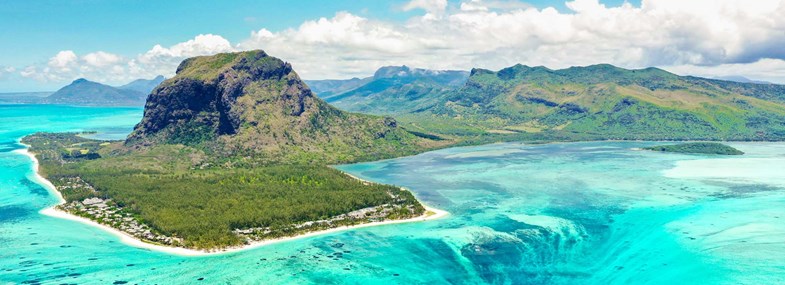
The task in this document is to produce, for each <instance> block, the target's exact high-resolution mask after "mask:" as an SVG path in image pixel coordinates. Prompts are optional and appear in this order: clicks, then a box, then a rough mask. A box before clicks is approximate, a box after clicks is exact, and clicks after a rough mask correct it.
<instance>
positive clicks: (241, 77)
mask: <svg viewBox="0 0 785 285" xmlns="http://www.w3.org/2000/svg"><path fill="white" fill-rule="evenodd" d="M156 144H185V145H190V146H198V147H202V148H204V149H207V150H209V151H211V152H214V153H216V154H220V155H224V156H239V155H242V156H245V157H254V158H259V157H261V158H263V159H270V160H280V159H284V160H302V159H305V160H315V161H323V162H329V163H333V162H345V161H355V160H359V159H376V158H379V157H391V156H396V155H402V154H408V153H414V152H416V151H421V150H422V149H423V148H424V147H426V145H427V144H428V142H427V140H425V139H422V138H418V137H416V136H414V135H412V134H410V133H409V132H407V131H406V130H403V129H401V128H400V127H399V126H398V124H397V122H396V121H395V120H394V119H392V118H382V117H375V116H370V115H361V114H353V113H348V112H344V111H341V110H338V109H336V108H334V107H332V106H330V105H329V104H327V103H326V102H324V101H322V100H321V99H319V98H317V97H315V96H314V95H313V93H312V92H311V90H310V89H309V88H308V86H306V85H305V84H304V83H303V82H302V80H300V78H299V76H298V75H297V73H295V72H294V70H293V69H292V66H291V65H290V64H289V63H286V62H283V61H281V60H280V59H277V58H274V57H271V56H269V55H267V54H266V53H265V52H263V51H259V50H257V51H248V52H240V53H224V54H218V55H214V56H204V57H195V58H190V59H187V60H185V61H183V62H182V63H181V64H180V66H179V67H178V69H177V75H176V76H175V77H173V78H171V79H168V80H166V81H164V82H163V83H162V84H161V85H159V86H158V87H157V88H156V89H155V90H154V91H153V92H152V93H151V94H150V97H149V98H148V100H147V103H146V105H145V111H144V117H143V119H142V121H141V122H140V123H139V124H138V125H137V126H136V127H135V129H134V131H133V132H132V133H131V135H129V137H128V139H127V141H126V145H129V146H135V147H144V146H151V145H156Z"/></svg>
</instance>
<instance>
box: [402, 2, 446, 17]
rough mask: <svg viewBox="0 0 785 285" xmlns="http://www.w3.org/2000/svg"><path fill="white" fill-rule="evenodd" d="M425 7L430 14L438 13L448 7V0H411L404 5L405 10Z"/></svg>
mask: <svg viewBox="0 0 785 285" xmlns="http://www.w3.org/2000/svg"><path fill="white" fill-rule="evenodd" d="M414 9H423V10H425V11H426V12H428V13H430V14H438V13H441V12H444V10H445V9H447V0H411V1H409V3H406V5H404V6H403V10H404V11H411V10H414Z"/></svg>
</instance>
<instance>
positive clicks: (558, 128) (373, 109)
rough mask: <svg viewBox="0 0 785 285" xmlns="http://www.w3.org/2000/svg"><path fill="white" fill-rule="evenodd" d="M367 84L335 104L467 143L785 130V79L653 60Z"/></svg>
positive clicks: (779, 134) (755, 136)
mask: <svg viewBox="0 0 785 285" xmlns="http://www.w3.org/2000/svg"><path fill="white" fill-rule="evenodd" d="M431 86H432V85H431ZM366 87H367V88H364V87H360V88H357V89H356V90H354V91H349V92H346V93H344V94H336V95H332V97H331V98H340V97H342V96H347V98H352V99H351V100H347V101H349V102H347V103H346V104H343V105H338V106H341V107H343V108H347V109H348V110H362V111H366V112H369V113H373V114H392V115H394V116H395V117H396V118H397V119H398V120H399V122H400V124H401V126H403V127H404V128H406V129H408V130H411V131H416V132H418V133H426V134H430V135H435V136H439V137H442V138H446V139H452V140H455V141H459V142H461V143H465V142H467V141H470V142H475V141H509V140H517V139H519V138H527V139H534V140H541V141H547V140H551V139H553V138H563V139H566V140H596V139H629V140H640V139H644V140H742V141H746V140H756V141H759V140H783V139H785V86H781V85H774V84H768V85H761V84H749V83H746V84H745V83H736V82H726V81H720V80H711V79H703V78H697V77H689V76H687V77H683V76H678V75H675V74H671V73H668V72H666V71H663V70H660V69H656V68H647V69H641V70H626V69H622V68H617V67H614V66H611V65H594V66H587V67H572V68H567V69H562V70H551V69H548V68H545V67H528V66H523V65H516V66H512V67H509V68H505V69H502V70H500V71H498V72H493V71H489V70H483V69H474V70H472V72H471V76H470V77H469V78H468V80H466V82H465V84H464V85H463V86H461V87H452V88H448V87H443V89H441V90H440V91H439V92H413V93H412V94H415V95H414V96H409V93H408V91H407V90H410V89H412V88H413V87H412V86H411V85H407V84H402V83H391V84H389V86H385V87H384V88H378V89H373V88H370V87H371V86H370V84H368V85H366ZM358 90H366V91H367V92H365V93H363V96H362V98H366V99H358V98H357V96H356V95H357V93H358V92H359V91H358ZM374 92H375V93H374ZM389 92H393V93H396V92H397V95H396V94H388V93H389ZM377 105H384V106H385V108H387V109H383V108H380V107H377Z"/></svg>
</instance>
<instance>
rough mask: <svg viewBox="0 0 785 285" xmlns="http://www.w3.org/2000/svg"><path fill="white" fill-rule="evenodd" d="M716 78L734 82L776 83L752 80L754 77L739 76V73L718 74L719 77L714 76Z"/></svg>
mask: <svg viewBox="0 0 785 285" xmlns="http://www.w3.org/2000/svg"><path fill="white" fill-rule="evenodd" d="M714 79H717V80H725V81H733V82H739V83H755V84H774V83H771V82H768V81H762V80H752V79H749V78H747V77H744V76H738V75H732V76H718V77H714Z"/></svg>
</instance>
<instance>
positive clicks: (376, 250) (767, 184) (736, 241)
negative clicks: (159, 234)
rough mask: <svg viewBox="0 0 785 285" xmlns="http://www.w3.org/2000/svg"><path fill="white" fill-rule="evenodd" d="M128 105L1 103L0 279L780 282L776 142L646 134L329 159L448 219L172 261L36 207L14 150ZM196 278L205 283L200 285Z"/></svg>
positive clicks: (101, 127) (39, 191)
mask: <svg viewBox="0 0 785 285" xmlns="http://www.w3.org/2000/svg"><path fill="white" fill-rule="evenodd" d="M140 117H141V109H127V108H126V109H122V108H76V107H63V106H31V105H0V283H9V284H17V283H26V284H37V283H43V284H62V283H79V284H111V283H114V282H118V284H120V283H122V282H128V284H136V283H138V284H194V283H196V284H199V283H205V284H223V283H232V284H259V283H261V284H276V283H289V284H308V283H316V284H335V283H342V284H630V283H632V284H779V283H783V282H785V222H783V219H785V174H781V173H782V171H783V170H785V144H781V143H759V144H753V143H749V144H748V143H733V144H731V145H733V146H735V147H738V148H740V149H742V150H743V151H745V152H747V153H748V155H745V156H743V157H711V156H692V155H678V154H663V153H653V152H644V151H636V150H634V148H636V147H640V146H646V145H651V144H653V143H647V142H592V143H570V144H547V145H522V144H494V145H487V146H480V147H467V148H453V149H446V150H440V151H435V152H430V153H425V154H421V155H417V156H412V157H406V158H400V159H395V160H386V161H380V162H372V163H363V164H355V165H345V166H340V167H339V168H340V169H342V170H345V171H348V172H350V173H352V174H355V175H357V176H360V177H362V178H366V179H371V180H374V181H378V182H384V183H391V184H397V185H401V186H405V187H408V188H410V189H413V191H414V192H415V193H416V195H417V196H418V197H419V198H420V199H421V200H422V201H424V202H425V203H427V204H429V205H431V206H434V207H437V208H441V209H444V210H447V211H449V212H450V213H451V215H450V216H448V217H447V218H444V219H441V220H436V221H429V222H422V223H410V224H398V225H388V226H381V227H372V228H363V229H357V230H352V231H344V232H339V233H335V234H329V235H322V236H318V237H313V238H305V239H298V240H294V241H291V242H286V243H280V244H274V245H270V246H267V247H262V248H257V249H253V250H249V251H243V252H237V253H231V254H225V255H218V256H207V257H181V256H173V255H167V254H162V253H157V252H151V251H149V250H144V249H138V248H134V247H130V246H126V245H124V244H122V243H121V242H120V241H119V239H118V238H117V237H115V236H113V235H110V234H107V233H105V232H103V231H101V230H99V229H96V228H92V227H90V226H86V225H82V224H79V223H76V222H72V221H66V220H60V219H56V218H51V217H47V216H43V215H40V214H39V213H38V211H39V210H41V209H43V208H46V207H48V206H50V205H52V204H54V203H55V202H56V199H55V198H54V197H53V196H52V195H51V194H49V193H48V192H47V191H46V190H45V189H43V188H42V187H40V186H38V185H37V184H35V183H33V182H31V180H30V179H29V177H32V174H33V173H32V170H31V162H30V160H29V159H28V158H27V157H25V156H23V155H20V154H18V153H15V152H13V151H14V150H16V149H21V148H22V146H21V145H18V144H17V143H16V141H17V139H19V138H20V137H21V136H23V135H25V134H28V133H32V132H36V131H80V130H96V131H99V133H98V134H97V135H96V136H97V137H100V138H105V139H106V138H109V139H111V138H122V137H123V136H124V135H125V134H126V133H127V132H129V131H130V130H131V128H132V127H133V125H134V124H135V123H136V122H138V120H139V119H140ZM199 278H203V280H202V281H199Z"/></svg>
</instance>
